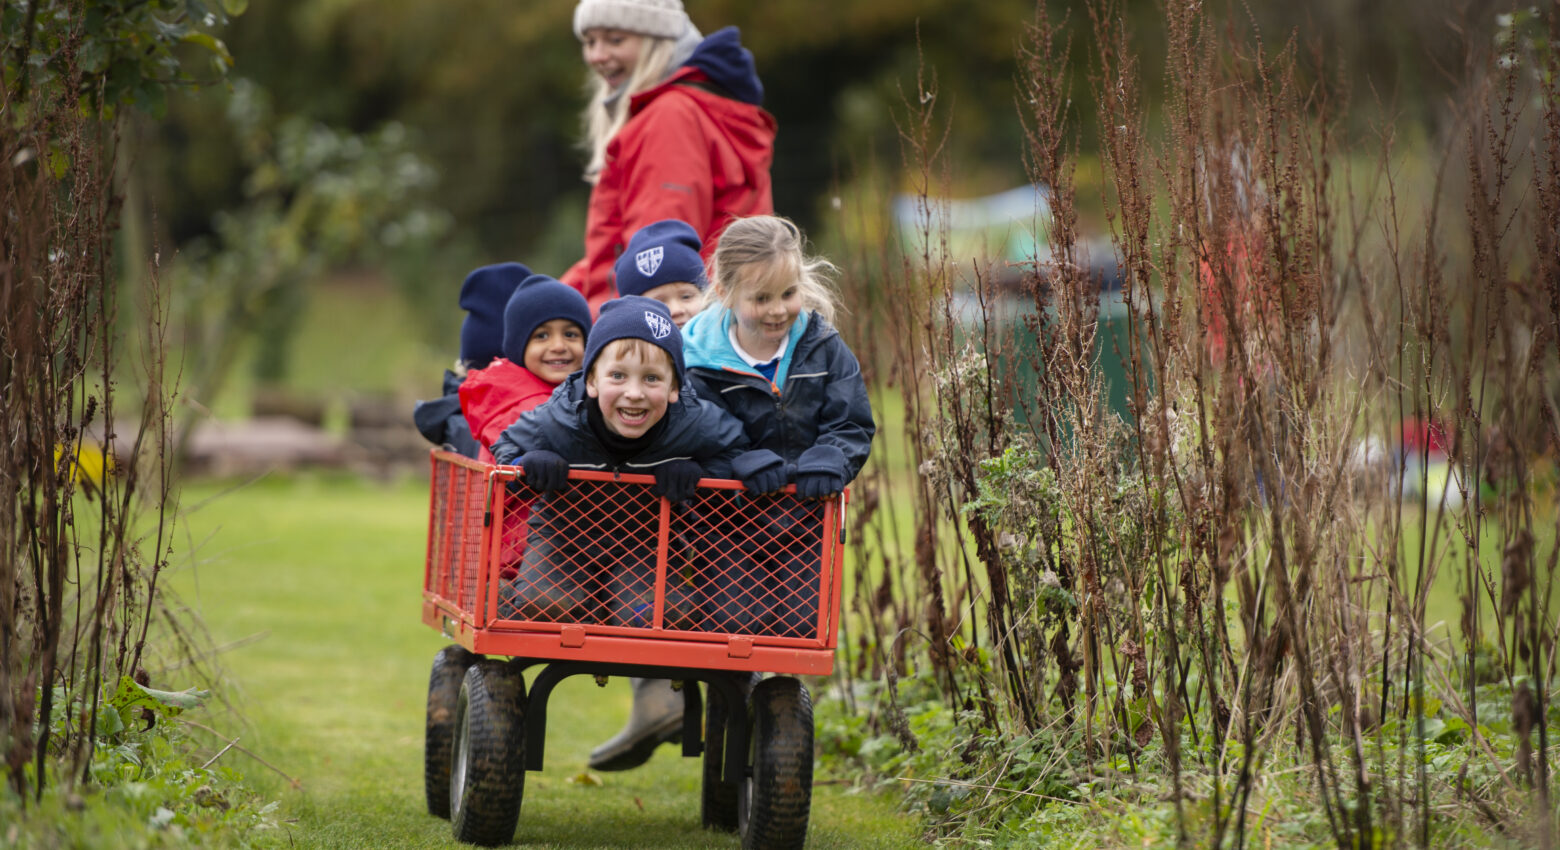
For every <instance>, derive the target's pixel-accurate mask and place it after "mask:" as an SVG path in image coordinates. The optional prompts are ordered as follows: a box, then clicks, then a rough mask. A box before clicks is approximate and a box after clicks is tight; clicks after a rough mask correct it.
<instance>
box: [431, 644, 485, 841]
mask: <svg viewBox="0 0 1560 850" xmlns="http://www.w3.org/2000/svg"><path fill="white" fill-rule="evenodd" d="M480 657H481V656H478V655H473V654H471V653H470V652H468V651H467V650H466V648H465V647H463V646H458V645H455V644H451V645H449V646H446V647H445V648H443V649H441V650H439V654H438V655H435V656H434V657H433V672H431V673H429V674H428V728H427V731H426V733H425V734H424V735H423V792H424V794H425V795H426V796H427V798H428V814H430V815H433V816H434V817H440V818H444V819H445V820H449V817H450V758H451V756H450V752H451V749H452V748H453V747H454V742H455V703H456V701H457V699H458V698H459V696H460V683H461V680H462V679H464V678H466V670H467V669H468V668H470V667H471V665H473V664H475V663H477V660H478V659H479V658H480Z"/></svg>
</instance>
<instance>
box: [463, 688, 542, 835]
mask: <svg viewBox="0 0 1560 850" xmlns="http://www.w3.org/2000/svg"><path fill="white" fill-rule="evenodd" d="M524 792H525V679H524V678H522V677H521V675H520V669H519V668H518V667H516V666H514V665H513V664H511V663H509V662H505V661H497V660H494V659H486V660H482V661H478V662H477V663H476V664H474V665H472V667H471V669H469V670H467V671H466V678H465V680H464V681H463V682H462V683H461V686H460V697H459V700H458V708H457V710H456V712H455V747H454V760H453V764H452V765H451V769H450V825H451V827H452V828H453V831H454V834H455V840H457V841H464V842H466V843H468V844H478V845H481V846H483V847H496V846H498V845H500V844H505V843H507V842H509V840H510V839H512V838H514V835H515V824H516V823H517V822H519V820H520V800H521V797H522V796H523V794H524Z"/></svg>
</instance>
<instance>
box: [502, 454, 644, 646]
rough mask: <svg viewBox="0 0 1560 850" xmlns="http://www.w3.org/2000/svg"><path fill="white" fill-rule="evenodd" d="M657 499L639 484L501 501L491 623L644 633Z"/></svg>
mask: <svg viewBox="0 0 1560 850" xmlns="http://www.w3.org/2000/svg"><path fill="white" fill-rule="evenodd" d="M660 501H661V500H660V499H658V498H657V497H655V496H653V495H651V494H650V491H649V488H648V487H645V486H642V485H632V484H620V483H617V482H613V481H572V482H570V485H569V487H567V488H566V489H564V490H563V491H561V492H558V493H555V494H552V495H549V496H546V497H542V498H537V495H536V493H535V492H534V491H532V490H531V489H530V488H528V487H526V486H525V485H524V484H523V483H516V484H512V485H510V487H509V488H508V489H507V490H506V492H505V495H504V517H505V521H504V529H503V541H502V547H501V551H502V552H503V553H504V554H503V560H502V561H501V568H500V569H501V577H502V582H501V584H500V590H499V618H500V619H508V620H523V621H528V622H537V623H560V624H586V625H606V626H629V627H643V628H648V627H649V626H650V625H651V618H652V615H653V612H654V605H655V596H654V592H655V567H656V553H657V541H658V535H659V531H660V528H659V519H660Z"/></svg>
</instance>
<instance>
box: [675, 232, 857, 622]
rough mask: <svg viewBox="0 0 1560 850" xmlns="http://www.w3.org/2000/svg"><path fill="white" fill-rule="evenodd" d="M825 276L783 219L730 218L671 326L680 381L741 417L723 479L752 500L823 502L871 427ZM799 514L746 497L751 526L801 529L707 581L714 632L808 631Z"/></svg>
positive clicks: (807, 546)
mask: <svg viewBox="0 0 1560 850" xmlns="http://www.w3.org/2000/svg"><path fill="white" fill-rule="evenodd" d="M833 271H834V266H833V265H831V264H830V263H829V262H828V261H827V260H824V259H821V258H816V257H809V256H808V255H807V254H806V252H805V249H804V244H803V238H802V233H801V231H800V230H799V229H797V227H796V225H795V224H793V223H791V222H790V221H789V220H787V219H784V218H780V217H777V216H771V215H759V216H752V217H750V218H743V219H738V220H736V221H734V222H732V223H731V224H730V225H729V226H728V227H727V228H726V230H725V232H724V233H723V234H722V235H721V237H720V241H719V243H718V244H717V246H716V248H715V253H714V256H713V258H712V260H711V269H710V287H711V292H712V295H713V298H714V300H715V303H713V304H712V305H711V306H710V307H708V308H706V309H705V310H704V311H703V312H701V313H699V314H698V315H697V316H694V317H693V319H692V320H690V321H689V322H688V324H687V325H686V326H685V327H684V329H683V335H684V337H685V339H686V343H685V344H686V356H687V364H688V378H689V382H690V383H691V384H692V385H693V386H694V387H695V389H696V391H697V392H698V394H699V397H700V398H706V399H709V400H711V401H713V402H715V403H716V404H718V405H720V406H721V407H724V408H726V409H727V410H729V411H730V412H731V413H732V414H733V415H734V416H736V418H737V419H739V420H741V421H742V423H743V428H744V430H745V431H746V433H747V437H748V439H749V440H750V441H751V442H752V446H753V451H750V452H747V453H745V454H743V455H742V456H740V457H738V458H737V459H736V461H735V462H734V463H733V472H734V474H735V475H736V477H738V478H740V479H742V481H743V483H744V484H745V485H746V486H747V488H748V489H749V490H750V491H753V492H755V493H772V492H775V491H777V490H779V489H781V488H782V487H784V486H785V485H786V484H790V483H794V484H796V494H797V496H799V497H800V498H801V499H804V500H818V499H827V498H832V497H834V496H837V495H839V494H840V492H841V491H843V490H844V489H845V485H847V484H849V483H850V482H851V481H852V480H853V479H855V477H856V475H857V474H858V473H859V472H861V467H862V465H863V464H865V463H866V461H867V455H868V453H869V452H870V451H871V448H872V435H873V434H874V433H875V431H876V425H875V424H874V422H873V419H872V406H871V403H870V401H869V399H868V397H867V387H866V383H865V381H864V380H863V379H862V376H861V366H860V364H859V363H858V362H857V360H856V356H855V355H854V354H852V353H851V350H850V348H849V347H848V346H846V344H845V341H844V340H843V339H841V338H840V334H839V331H837V330H835V328H834V325H833V323H832V322H833V319H834V315H835V313H836V311H837V309H838V301H837V297H836V295H835V293H834V291H833V289H832V287H831V285H830V281H829V277H828V276H829V274H830V273H832V272H833ZM808 510H809V508H807V507H806V506H804V505H798V504H797V503H796V502H795V501H794V500H785V499H776V500H756V501H755V502H754V507H753V517H752V522H753V523H754V524H755V525H756V527H759V528H763V529H766V530H769V531H776V532H778V531H780V530H782V529H796V530H797V532H800V530H801V529H804V528H805V529H811V533H807V534H799V536H796V537H792V538H788V539H786V542H785V543H784V544H783V545H780V546H778V551H777V546H776V545H769V546H766V547H760V548H762V549H763V550H764V551H758V550H757V549H755V550H754V551H750V552H745V553H744V554H745V555H747V556H748V557H747V558H743V559H740V560H739V562H737V563H734V564H732V565H731V567H730V569H736V570H739V571H743V572H746V573H747V574H746V575H745V576H744V577H743V579H742V581H739V582H720V583H719V585H720V586H719V587H718V588H717V590H716V594H717V595H716V598H714V599H713V600H712V604H711V610H710V611H709V612H708V613H709V614H710V615H711V616H712V617H714V618H715V621H716V622H715V625H716V627H717V628H720V629H722V630H724V631H732V632H749V633H753V632H761V633H765V634H781V635H790V636H795V637H804V636H808V635H810V633H811V632H812V631H813V630H814V629H816V618H817V614H818V609H817V589H818V588H817V585H818V581H819V575H818V569H817V563H816V552H817V548H818V543H819V541H818V539H817V537H816V530H817V528H818V525H817V523H816V522H802V521H801V520H802V519H803V518H804V515H805V512H806V511H808ZM766 533H767V532H766ZM777 539H778V538H777ZM757 600H763V601H764V603H765V604H755V602H756V601H757Z"/></svg>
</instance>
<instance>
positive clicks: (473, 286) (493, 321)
mask: <svg viewBox="0 0 1560 850" xmlns="http://www.w3.org/2000/svg"><path fill="white" fill-rule="evenodd" d="M530 276H531V270H530V269H528V268H526V267H525V266H523V265H521V264H520V263H499V264H497V265H491V266H482V267H481V268H478V269H475V270H473V271H472V272H471V274H468V275H466V280H465V281H464V282H462V283H461V286H460V306H461V307H462V308H463V309H464V310H465V311H466V318H465V320H464V321H463V322H462V324H461V328H460V356H459V357H458V358H457V359H456V360H455V366H454V367H453V368H451V369H446V370H444V387H443V389H444V395H443V396H441V397H439V398H436V399H433V400H432V401H419V402H417V406H416V407H414V408H413V409H412V421H413V422H414V423H415V424H416V425H417V430H418V432H419V433H421V434H422V435H423V436H424V437H425V438H427V440H428V442H430V443H433V444H434V445H436V446H444V447H446V448H448V449H450V450H451V451H455V452H459V453H460V454H463V455H465V456H467V457H472V458H474V457H478V456H479V455H481V454H482V453H483V451H484V448H483V446H484V445H485V444H481V445H479V444H478V443H477V440H476V438H474V437H473V436H472V431H471V427H470V425H469V423H468V422H467V421H466V417H465V415H464V414H463V413H462V411H461V406H460V395H459V390H460V386H461V384H462V383H464V382H465V380H466V376H467V374H468V373H469V372H470V371H471V370H473V369H483V368H486V367H487V365H488V364H489V363H491V362H492V361H493V359H494V358H496V357H498V356H499V355H500V354H501V353H502V348H503V341H504V306H505V305H506V304H507V303H508V302H509V296H510V295H512V294H514V291H515V287H517V286H519V285H520V282H521V281H523V280H525V279H526V278H528V277H530Z"/></svg>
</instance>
